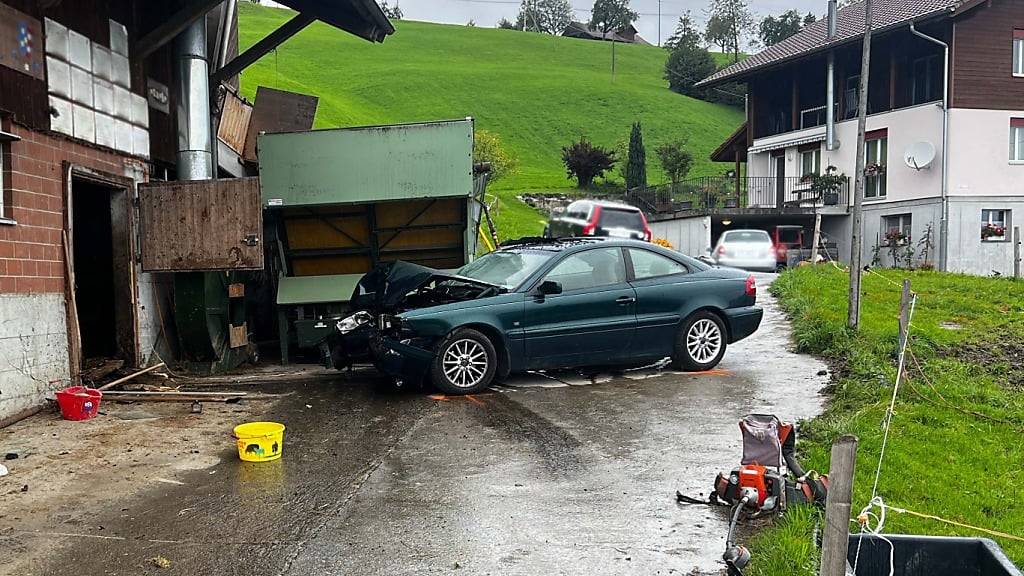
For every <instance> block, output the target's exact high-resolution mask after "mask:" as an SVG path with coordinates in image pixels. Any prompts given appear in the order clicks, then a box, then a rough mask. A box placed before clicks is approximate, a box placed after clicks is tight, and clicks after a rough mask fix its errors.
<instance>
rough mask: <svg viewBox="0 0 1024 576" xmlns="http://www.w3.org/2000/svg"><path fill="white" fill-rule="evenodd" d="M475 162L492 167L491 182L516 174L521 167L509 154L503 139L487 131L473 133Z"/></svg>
mask: <svg viewBox="0 0 1024 576" xmlns="http://www.w3.org/2000/svg"><path fill="white" fill-rule="evenodd" d="M473 162H475V163H481V162H487V163H489V164H490V165H491V178H490V181H491V182H496V181H498V180H500V179H502V178H504V177H505V176H508V175H509V174H513V173H515V171H516V169H517V168H518V167H519V160H518V159H517V158H516V157H515V156H512V155H511V154H509V153H508V150H506V149H505V146H504V144H502V142H501V138H499V137H498V135H497V134H495V133H493V132H489V131H487V130H476V131H474V132H473Z"/></svg>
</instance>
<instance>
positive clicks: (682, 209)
mask: <svg viewBox="0 0 1024 576" xmlns="http://www.w3.org/2000/svg"><path fill="white" fill-rule="evenodd" d="M850 187H851V183H850V182H849V181H848V180H846V181H843V182H842V183H840V184H839V185H837V186H836V187H834V188H833V189H831V190H827V191H822V190H816V189H814V188H813V186H812V183H811V181H810V180H809V179H807V178H801V177H771V176H755V177H740V178H735V177H729V176H707V177H703V178H694V179H691V180H686V181H685V182H680V183H679V184H678V185H676V186H674V187H673V186H672V185H671V184H664V185H661V186H650V187H647V188H646V189H642V190H640V189H637V190H630V191H628V192H626V196H625V199H626V200H627V201H628V202H629V203H631V204H633V205H634V206H637V207H639V208H640V209H642V210H644V211H646V212H648V213H650V214H674V213H681V214H680V215H681V216H685V215H699V214H705V215H706V214H735V215H743V214H766V215H767V214H816V213H817V214H847V213H848V212H849V206H850Z"/></svg>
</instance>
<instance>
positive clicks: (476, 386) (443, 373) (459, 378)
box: [430, 328, 498, 394]
mask: <svg viewBox="0 0 1024 576" xmlns="http://www.w3.org/2000/svg"><path fill="white" fill-rule="evenodd" d="M436 351H437V355H436V356H434V362H433V364H432V366H431V371H430V376H431V379H432V380H433V382H434V386H435V387H437V389H438V390H440V391H442V392H444V393H446V394H475V393H477V392H480V391H481V390H484V389H486V388H487V387H488V386H490V385H491V383H492V382H493V381H494V374H495V372H496V371H497V368H498V353H497V351H495V349H494V344H493V343H491V341H490V339H488V338H487V336H484V335H483V334H481V333H480V332H477V331H476V330H473V329H470V328H459V329H458V330H455V331H454V332H452V333H451V334H449V335H448V336H446V337H445V338H444V339H443V340H441V342H440V343H439V344H438V345H437V348H436Z"/></svg>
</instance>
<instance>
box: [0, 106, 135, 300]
mask: <svg viewBox="0 0 1024 576" xmlns="http://www.w3.org/2000/svg"><path fill="white" fill-rule="evenodd" d="M10 131H11V132H12V133H14V134H16V135H17V136H19V137H20V138H21V140H19V141H17V142H12V143H11V144H10V152H11V153H10V156H9V159H10V169H9V172H8V174H7V177H8V180H7V190H6V191H5V192H6V193H5V194H4V198H5V202H4V205H5V208H4V212H5V214H4V215H5V216H6V217H7V218H10V219H13V220H15V221H17V224H16V225H7V224H0V294H36V293H53V292H61V293H63V292H64V247H63V245H62V240H61V231H62V230H63V228H64V219H65V214H66V207H65V206H64V186H65V182H64V168H63V163H64V162H65V161H68V162H71V163H73V164H77V165H79V166H84V167H87V168H91V169H93V170H98V171H102V172H107V173H109V174H113V175H117V176H120V175H122V174H124V173H125V163H126V158H125V157H124V156H120V155H118V154H115V153H112V152H107V151H105V150H101V149H98V148H92V147H89V146H85V145H82V144H78V143H77V142H73V141H71V140H68V139H66V138H62V137H59V136H51V135H48V134H44V133H41V132H35V131H32V130H29V129H27V128H24V127H21V126H19V125H12V126H11V130H10ZM128 161H129V162H131V161H130V160H128Z"/></svg>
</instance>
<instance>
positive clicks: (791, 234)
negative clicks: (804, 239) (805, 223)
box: [779, 228, 801, 244]
mask: <svg viewBox="0 0 1024 576" xmlns="http://www.w3.org/2000/svg"><path fill="white" fill-rule="evenodd" d="M800 232H801V230H800V229H799V228H780V229H779V242H785V243H787V244H793V243H795V242H799V241H800Z"/></svg>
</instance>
